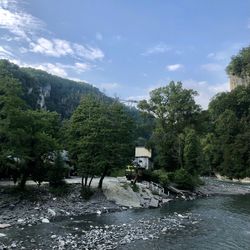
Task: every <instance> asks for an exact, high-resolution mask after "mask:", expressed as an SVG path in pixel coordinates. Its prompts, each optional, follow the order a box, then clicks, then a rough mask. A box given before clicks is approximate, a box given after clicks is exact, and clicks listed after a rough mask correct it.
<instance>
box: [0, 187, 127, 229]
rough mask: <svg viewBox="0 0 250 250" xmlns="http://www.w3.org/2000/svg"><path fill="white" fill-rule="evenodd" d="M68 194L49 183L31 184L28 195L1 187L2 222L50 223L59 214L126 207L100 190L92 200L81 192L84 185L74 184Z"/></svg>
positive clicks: (93, 211) (108, 210) (1, 223)
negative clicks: (52, 188) (56, 192)
mask: <svg viewBox="0 0 250 250" xmlns="http://www.w3.org/2000/svg"><path fill="white" fill-rule="evenodd" d="M67 189H68V191H67V194H64V195H63V196H58V195H56V194H53V192H50V190H49V188H48V186H41V187H36V186H29V187H27V191H26V192H25V193H24V194H19V193H18V192H15V189H14V188H13V187H2V188H0V197H1V199H0V227H1V225H3V224H5V225H8V224H9V225H11V226H24V225H33V224H37V223H42V222H43V223H48V222H50V221H51V220H53V218H55V217H57V216H77V215H84V214H95V213H98V214H101V213H107V212H114V211H121V210H123V209H125V208H124V207H123V208H122V207H121V206H119V205H116V204H115V203H114V202H111V201H108V200H107V199H106V197H105V196H104V195H103V193H102V192H100V191H97V192H95V193H94V195H93V196H92V197H91V198H90V199H89V200H84V199H83V198H82V197H81V195H80V190H81V185H79V184H71V185H69V186H68V187H67Z"/></svg>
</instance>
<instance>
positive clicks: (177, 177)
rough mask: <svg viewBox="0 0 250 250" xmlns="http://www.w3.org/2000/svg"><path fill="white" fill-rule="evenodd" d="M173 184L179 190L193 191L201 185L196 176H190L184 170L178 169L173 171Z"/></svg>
mask: <svg viewBox="0 0 250 250" xmlns="http://www.w3.org/2000/svg"><path fill="white" fill-rule="evenodd" d="M174 182H175V183H176V185H177V187H178V188H180V189H188V190H193V189H194V188H195V187H197V186H199V185H200V184H201V181H200V180H199V177H198V176H197V175H191V174H190V173H189V172H188V171H187V170H186V169H184V168H180V169H178V170H176V171H175V174H174Z"/></svg>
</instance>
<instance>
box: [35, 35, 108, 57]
mask: <svg viewBox="0 0 250 250" xmlns="http://www.w3.org/2000/svg"><path fill="white" fill-rule="evenodd" d="M30 51H32V52H34V53H40V54H43V55H47V56H53V57H62V56H72V57H75V58H83V59H87V60H91V61H94V60H101V59H102V58H103V57H104V53H103V52H102V51H101V50H100V49H99V48H93V47H91V46H88V45H85V46H84V45H80V44H77V43H71V42H69V41H66V40H61V39H51V40H49V39H46V38H44V37H40V38H38V39H37V41H36V42H31V43H30Z"/></svg>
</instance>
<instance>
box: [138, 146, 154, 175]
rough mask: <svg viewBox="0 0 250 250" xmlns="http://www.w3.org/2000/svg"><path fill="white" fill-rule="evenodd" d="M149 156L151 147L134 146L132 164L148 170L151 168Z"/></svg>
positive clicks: (150, 155)
mask: <svg viewBox="0 0 250 250" xmlns="http://www.w3.org/2000/svg"><path fill="white" fill-rule="evenodd" d="M151 157H152V151H151V149H147V148H145V147H136V148H135V160H134V164H135V166H136V167H137V168H139V169H145V170H148V169H150V168H152V162H151V161H150V159H151Z"/></svg>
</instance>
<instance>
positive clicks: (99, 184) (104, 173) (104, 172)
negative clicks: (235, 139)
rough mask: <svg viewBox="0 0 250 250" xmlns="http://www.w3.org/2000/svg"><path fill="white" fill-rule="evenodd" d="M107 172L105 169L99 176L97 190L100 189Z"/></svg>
mask: <svg viewBox="0 0 250 250" xmlns="http://www.w3.org/2000/svg"><path fill="white" fill-rule="evenodd" d="M107 172H108V169H107V168H105V169H104V171H103V173H102V175H101V178H100V180H99V183H98V188H99V189H102V183H103V179H104V177H105V176H106V174H107Z"/></svg>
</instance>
